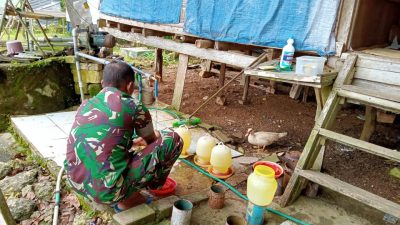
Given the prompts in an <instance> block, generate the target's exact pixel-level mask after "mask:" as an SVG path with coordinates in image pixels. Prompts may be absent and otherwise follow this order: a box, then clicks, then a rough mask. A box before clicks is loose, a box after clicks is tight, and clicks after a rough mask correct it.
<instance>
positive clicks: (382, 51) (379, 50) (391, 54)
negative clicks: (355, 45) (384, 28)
mask: <svg viewBox="0 0 400 225" xmlns="http://www.w3.org/2000/svg"><path fill="white" fill-rule="evenodd" d="M375 44H376V43H375ZM381 44H382V45H383V46H382V47H376V48H372V49H371V48H368V49H366V50H363V51H362V52H364V53H367V54H370V55H374V56H381V57H383V58H391V59H394V60H396V59H397V60H399V59H400V53H399V51H398V50H395V49H390V48H384V47H385V46H387V41H386V40H385V41H384V42H381Z"/></svg>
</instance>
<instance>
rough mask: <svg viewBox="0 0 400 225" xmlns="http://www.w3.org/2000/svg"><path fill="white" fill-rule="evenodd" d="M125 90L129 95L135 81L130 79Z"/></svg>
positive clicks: (131, 92)
mask: <svg viewBox="0 0 400 225" xmlns="http://www.w3.org/2000/svg"><path fill="white" fill-rule="evenodd" d="M126 90H127V92H128V94H129V95H132V94H133V91H134V90H135V82H133V81H130V82H129V83H128V84H127V85H126Z"/></svg>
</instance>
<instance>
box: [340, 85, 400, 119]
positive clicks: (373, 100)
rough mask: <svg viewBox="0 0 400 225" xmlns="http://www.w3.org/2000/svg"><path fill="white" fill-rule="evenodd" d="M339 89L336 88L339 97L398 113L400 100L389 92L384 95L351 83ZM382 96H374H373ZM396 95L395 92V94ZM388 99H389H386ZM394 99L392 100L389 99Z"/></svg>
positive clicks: (399, 111)
mask: <svg viewBox="0 0 400 225" xmlns="http://www.w3.org/2000/svg"><path fill="white" fill-rule="evenodd" d="M343 86H344V87H342V88H341V89H339V90H338V92H337V93H338V95H339V96H341V97H345V98H349V99H352V100H356V101H358V102H360V103H363V104H366V105H371V106H374V107H376V108H380V109H383V110H387V111H392V112H395V113H400V102H399V100H398V99H397V96H391V95H389V93H386V94H385V95H380V94H381V92H380V91H379V93H378V92H376V91H375V92H374V91H371V90H368V89H364V88H360V87H357V86H353V85H343ZM378 95H380V96H382V97H375V96H378ZM396 95H397V94H396ZM388 99H389V100H388ZM390 99H394V100H390Z"/></svg>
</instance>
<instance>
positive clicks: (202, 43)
mask: <svg viewBox="0 0 400 225" xmlns="http://www.w3.org/2000/svg"><path fill="white" fill-rule="evenodd" d="M195 45H196V47H198V48H214V41H211V40H200V39H199V40H196V42H195Z"/></svg>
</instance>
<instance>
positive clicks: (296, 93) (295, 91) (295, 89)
mask: <svg viewBox="0 0 400 225" xmlns="http://www.w3.org/2000/svg"><path fill="white" fill-rule="evenodd" d="M303 87H304V86H303V85H300V84H293V85H292V88H291V89H290V93H289V96H290V97H291V98H293V99H295V100H296V99H298V98H299V97H300V94H301V92H302V91H303Z"/></svg>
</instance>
